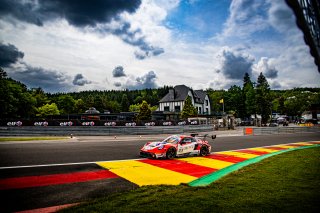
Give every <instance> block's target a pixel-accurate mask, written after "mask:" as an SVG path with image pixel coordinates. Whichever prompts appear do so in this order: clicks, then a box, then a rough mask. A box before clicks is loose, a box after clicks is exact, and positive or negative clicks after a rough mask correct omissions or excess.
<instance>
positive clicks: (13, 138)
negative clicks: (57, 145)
mask: <svg viewBox="0 0 320 213" xmlns="http://www.w3.org/2000/svg"><path fill="white" fill-rule="evenodd" d="M61 139H68V137H8V138H6V137H4V138H0V142H7V141H37V140H61Z"/></svg>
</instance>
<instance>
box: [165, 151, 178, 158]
mask: <svg viewBox="0 0 320 213" xmlns="http://www.w3.org/2000/svg"><path fill="white" fill-rule="evenodd" d="M166 157H167V159H173V158H174V157H176V150H175V149H174V148H169V149H168V151H167V153H166Z"/></svg>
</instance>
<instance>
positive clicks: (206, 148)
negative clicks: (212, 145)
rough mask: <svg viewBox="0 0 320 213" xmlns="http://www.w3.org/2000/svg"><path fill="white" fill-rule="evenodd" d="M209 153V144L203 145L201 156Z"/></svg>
mask: <svg viewBox="0 0 320 213" xmlns="http://www.w3.org/2000/svg"><path fill="white" fill-rule="evenodd" d="M208 154H209V150H208V147H207V146H202V147H201V148H200V156H203V157H204V156H207V155H208Z"/></svg>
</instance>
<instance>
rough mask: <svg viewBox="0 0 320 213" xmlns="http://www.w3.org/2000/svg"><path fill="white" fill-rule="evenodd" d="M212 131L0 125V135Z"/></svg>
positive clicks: (198, 129) (200, 128)
mask: <svg viewBox="0 0 320 213" xmlns="http://www.w3.org/2000/svg"><path fill="white" fill-rule="evenodd" d="M209 131H213V127H212V126H208V125H197V126H195V125H194V126H191V125H185V126H127V127H126V126H47V127H46V128H43V127H42V128H41V127H39V126H20V127H0V136H28V135H57V136H66V135H70V134H72V135H82V136H83V135H86V136H90V135H92V136H93V135H94V136H104V135H105V136H114V135H153V134H180V133H190V132H209Z"/></svg>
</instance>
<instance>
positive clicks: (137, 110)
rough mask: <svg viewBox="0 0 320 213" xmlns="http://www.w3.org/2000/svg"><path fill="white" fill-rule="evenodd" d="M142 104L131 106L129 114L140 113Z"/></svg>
mask: <svg viewBox="0 0 320 213" xmlns="http://www.w3.org/2000/svg"><path fill="white" fill-rule="evenodd" d="M139 109H140V104H131V105H130V106H129V112H139Z"/></svg>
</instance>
